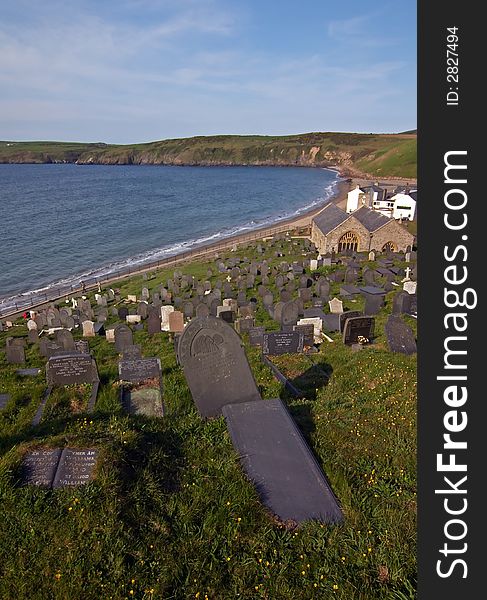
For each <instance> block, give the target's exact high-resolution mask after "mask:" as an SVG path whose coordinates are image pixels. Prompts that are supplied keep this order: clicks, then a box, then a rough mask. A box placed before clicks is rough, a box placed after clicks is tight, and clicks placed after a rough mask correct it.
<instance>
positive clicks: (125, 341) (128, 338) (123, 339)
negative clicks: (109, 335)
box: [113, 323, 134, 353]
mask: <svg viewBox="0 0 487 600" xmlns="http://www.w3.org/2000/svg"><path fill="white" fill-rule="evenodd" d="M113 335H114V336H115V348H116V349H117V351H118V352H120V353H122V352H123V351H124V349H125V348H126V347H127V346H132V345H133V343H134V341H133V334H132V330H131V329H130V327H129V326H128V325H124V324H123V323H121V324H120V325H117V326H116V327H115V328H114V331H113Z"/></svg>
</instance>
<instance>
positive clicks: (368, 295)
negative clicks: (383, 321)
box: [360, 286, 386, 315]
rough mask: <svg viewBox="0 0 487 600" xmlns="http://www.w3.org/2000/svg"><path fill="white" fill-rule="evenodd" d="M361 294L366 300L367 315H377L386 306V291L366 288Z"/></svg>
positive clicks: (362, 289) (361, 290)
mask: <svg viewBox="0 0 487 600" xmlns="http://www.w3.org/2000/svg"><path fill="white" fill-rule="evenodd" d="M360 293H361V294H362V296H363V297H364V298H365V307H364V313H365V314H366V315H376V314H378V313H379V311H380V309H381V307H382V306H384V297H385V295H386V291H385V290H384V289H382V288H379V287H375V286H365V287H361V288H360Z"/></svg>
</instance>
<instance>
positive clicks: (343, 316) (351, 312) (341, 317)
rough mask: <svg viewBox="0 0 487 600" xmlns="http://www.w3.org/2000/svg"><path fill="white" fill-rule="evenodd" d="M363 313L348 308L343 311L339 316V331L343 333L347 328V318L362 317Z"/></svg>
mask: <svg viewBox="0 0 487 600" xmlns="http://www.w3.org/2000/svg"><path fill="white" fill-rule="evenodd" d="M362 316H363V314H362V312H361V311H360V310H346V311H345V312H343V313H342V314H341V315H339V316H338V323H339V325H338V327H339V328H338V331H339V332H340V333H343V330H344V328H345V322H346V321H347V319H351V318H353V317H362Z"/></svg>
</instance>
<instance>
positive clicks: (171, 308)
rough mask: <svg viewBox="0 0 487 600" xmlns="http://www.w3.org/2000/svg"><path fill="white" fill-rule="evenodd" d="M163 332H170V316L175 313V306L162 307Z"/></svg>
mask: <svg viewBox="0 0 487 600" xmlns="http://www.w3.org/2000/svg"><path fill="white" fill-rule="evenodd" d="M160 310H161V331H169V314H170V313H172V312H174V306H171V305H167V306H161V308H160Z"/></svg>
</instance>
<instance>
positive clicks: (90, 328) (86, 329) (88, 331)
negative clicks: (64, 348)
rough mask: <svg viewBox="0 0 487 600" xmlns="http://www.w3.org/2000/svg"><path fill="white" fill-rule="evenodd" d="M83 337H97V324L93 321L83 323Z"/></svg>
mask: <svg viewBox="0 0 487 600" xmlns="http://www.w3.org/2000/svg"><path fill="white" fill-rule="evenodd" d="M82 325H83V337H95V324H94V323H93V321H83V323H82Z"/></svg>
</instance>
